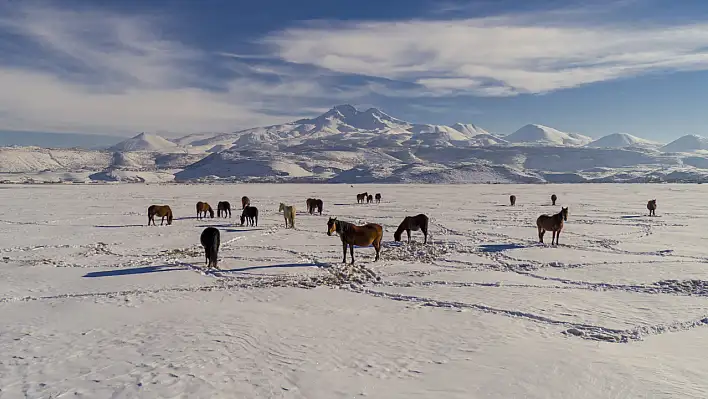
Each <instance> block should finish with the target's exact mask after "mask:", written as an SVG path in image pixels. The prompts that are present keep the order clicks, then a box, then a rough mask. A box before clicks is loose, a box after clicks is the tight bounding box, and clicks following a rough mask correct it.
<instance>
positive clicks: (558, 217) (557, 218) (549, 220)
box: [536, 208, 568, 245]
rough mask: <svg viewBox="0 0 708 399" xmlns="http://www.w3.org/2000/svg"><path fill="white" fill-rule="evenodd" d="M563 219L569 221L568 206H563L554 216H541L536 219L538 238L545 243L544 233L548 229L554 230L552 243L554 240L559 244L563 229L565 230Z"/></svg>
mask: <svg viewBox="0 0 708 399" xmlns="http://www.w3.org/2000/svg"><path fill="white" fill-rule="evenodd" d="M563 221H566V222H567V221H568V208H561V211H560V212H558V213H556V214H555V215H553V216H548V215H541V216H539V217H538V219H536V227H538V239H539V240H540V241H541V243H543V234H544V233H545V232H546V231H552V232H553V238H551V245H553V241H554V240H555V242H556V245H558V239H559V238H560V235H561V230H563Z"/></svg>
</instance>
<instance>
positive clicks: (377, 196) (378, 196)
mask: <svg viewBox="0 0 708 399" xmlns="http://www.w3.org/2000/svg"><path fill="white" fill-rule="evenodd" d="M375 198H376V203H377V204H380V203H381V193H376V196H375Z"/></svg>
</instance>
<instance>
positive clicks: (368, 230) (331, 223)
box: [327, 218, 383, 264]
mask: <svg viewBox="0 0 708 399" xmlns="http://www.w3.org/2000/svg"><path fill="white" fill-rule="evenodd" d="M335 232H336V233H337V234H338V235H339V238H340V239H341V240H342V249H343V251H344V259H343V260H342V263H347V245H348V246H349V248H350V252H351V255H352V264H354V246H355V245H357V246H360V247H368V246H369V245H371V244H373V245H374V249H375V250H376V258H375V259H374V262H376V261H377V260H379V253H380V252H381V239H383V228H382V227H381V225H379V224H376V223H367V224H365V225H363V226H356V225H354V224H352V223H349V222H343V221H341V220H337V218H334V219H332V218H329V220H328V221H327V235H328V236H331V235H332V233H335Z"/></svg>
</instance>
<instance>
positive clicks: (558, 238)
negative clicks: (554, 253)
mask: <svg viewBox="0 0 708 399" xmlns="http://www.w3.org/2000/svg"><path fill="white" fill-rule="evenodd" d="M560 238H561V231H560V230H558V232H557V233H556V245H559V242H558V240H560Z"/></svg>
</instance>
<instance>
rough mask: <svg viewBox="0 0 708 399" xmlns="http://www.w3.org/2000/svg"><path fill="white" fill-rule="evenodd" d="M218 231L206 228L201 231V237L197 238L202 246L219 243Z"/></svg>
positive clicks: (213, 228)
mask: <svg viewBox="0 0 708 399" xmlns="http://www.w3.org/2000/svg"><path fill="white" fill-rule="evenodd" d="M219 236H220V234H219V230H218V229H217V228H215V227H207V228H206V229H204V231H202V235H201V236H200V237H199V241H200V242H201V243H202V245H203V246H207V245H211V244H212V243H214V242H216V243H218V242H219Z"/></svg>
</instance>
